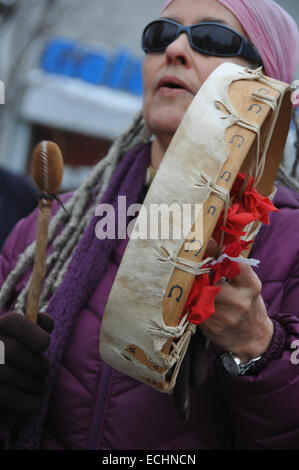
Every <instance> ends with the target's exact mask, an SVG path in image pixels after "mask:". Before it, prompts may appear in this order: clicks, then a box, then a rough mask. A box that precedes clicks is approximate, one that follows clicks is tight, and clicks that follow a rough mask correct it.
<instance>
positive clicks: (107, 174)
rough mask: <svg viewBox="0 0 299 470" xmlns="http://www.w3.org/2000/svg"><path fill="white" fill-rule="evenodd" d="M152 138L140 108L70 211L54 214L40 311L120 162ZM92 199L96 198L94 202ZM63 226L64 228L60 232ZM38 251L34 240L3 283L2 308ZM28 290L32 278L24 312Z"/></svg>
mask: <svg viewBox="0 0 299 470" xmlns="http://www.w3.org/2000/svg"><path fill="white" fill-rule="evenodd" d="M150 138H151V136H150V133H149V131H148V130H147V128H146V126H145V123H144V119H143V114H142V112H140V113H139V114H138V115H137V116H136V118H135V119H134V120H133V123H132V125H131V126H130V127H129V129H128V130H127V131H126V132H124V133H123V134H121V135H120V136H119V137H118V138H117V139H116V140H115V142H114V143H113V145H112V146H111V148H110V150H109V152H108V154H107V156H106V157H105V158H104V159H102V160H101V161H100V162H99V163H98V164H97V165H96V166H95V168H94V169H93V171H92V172H91V174H90V176H89V177H88V179H87V180H86V181H85V183H84V184H83V185H82V186H81V187H80V188H78V189H77V191H75V192H74V194H73V196H72V197H71V199H70V200H68V201H67V202H66V204H65V208H66V211H65V210H64V209H63V208H60V209H59V210H58V211H57V213H56V214H55V216H54V217H53V219H52V221H51V223H50V226H49V232H48V243H49V244H50V243H53V251H52V253H51V254H50V255H49V256H48V257H47V261H46V271H47V273H48V275H47V277H46V280H45V283H44V288H43V292H42V294H41V298H40V306H39V310H40V311H46V308H47V304H48V302H49V300H50V298H51V296H52V295H53V293H54V291H56V290H57V288H58V287H59V285H60V283H61V281H62V279H63V276H64V274H65V273H66V271H67V267H68V265H69V262H70V260H71V258H72V254H73V251H74V249H75V248H76V246H77V244H78V243H79V241H80V239H81V237H82V236H83V234H84V232H85V230H86V228H87V226H88V224H89V222H90V220H91V218H92V216H93V215H94V212H95V208H96V206H97V205H98V204H99V202H100V201H101V199H102V197H103V194H104V193H105V191H106V189H107V187H108V185H109V183H110V180H111V178H112V175H113V173H114V171H115V169H116V167H117V165H118V164H119V162H120V161H121V159H122V158H123V156H124V155H125V154H126V153H128V152H129V151H130V150H131V149H133V148H134V147H136V146H137V145H139V144H141V143H147V142H149V140H150ZM90 201H93V202H92V204H90ZM61 226H63V227H64V228H63V230H62V231H61V233H60V234H59V235H58V232H59V230H60V229H61ZM34 251H35V242H33V243H31V245H29V246H28V247H27V248H26V250H25V251H24V253H23V254H21V255H20V257H19V259H18V262H17V265H16V267H15V268H14V269H13V271H11V273H10V274H9V276H8V277H7V279H6V281H5V282H4V284H3V285H2V288H1V291H0V310H2V309H3V308H4V307H5V304H6V302H7V301H8V299H9V298H10V296H11V294H12V291H13V288H14V286H15V284H16V283H17V282H18V280H19V279H20V277H21V276H22V275H23V274H24V273H25V272H26V271H27V270H28V269H29V268H30V266H32V263H33V260H34ZM28 290H29V282H28V283H27V285H26V286H25V287H24V288H23V290H22V291H21V293H20V295H19V297H18V300H17V303H16V305H15V307H14V310H15V311H16V312H19V313H22V314H24V312H25V304H26V299H27V294H28Z"/></svg>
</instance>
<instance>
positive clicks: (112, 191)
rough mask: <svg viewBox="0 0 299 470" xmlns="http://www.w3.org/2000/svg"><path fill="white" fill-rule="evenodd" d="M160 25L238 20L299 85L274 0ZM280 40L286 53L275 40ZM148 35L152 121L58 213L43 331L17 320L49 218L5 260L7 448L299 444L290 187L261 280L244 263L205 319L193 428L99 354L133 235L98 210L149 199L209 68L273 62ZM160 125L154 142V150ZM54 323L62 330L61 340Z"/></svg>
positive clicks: (127, 137)
mask: <svg viewBox="0 0 299 470" xmlns="http://www.w3.org/2000/svg"><path fill="white" fill-rule="evenodd" d="M186 6H187V7H186ZM262 6H263V8H264V11H263V9H262ZM261 13H263V14H261ZM161 18H167V19H170V20H171V21H175V22H176V23H178V24H180V25H191V24H197V23H202V22H214V23H217V24H218V30H217V31H219V29H221V30H222V28H221V25H226V26H228V27H229V28H231V29H233V30H234V31H235V32H237V33H239V34H240V35H241V36H242V37H243V38H245V37H246V36H248V37H249V38H250V39H251V40H252V41H253V42H254V44H255V46H256V48H257V50H258V52H259V54H260V57H261V60H262V62H263V64H264V66H265V68H266V72H267V73H268V74H271V75H272V76H274V77H276V78H281V79H283V80H284V81H290V80H291V79H292V74H293V73H294V66H295V61H294V60H293V58H292V57H293V53H294V44H295V43H296V44H298V31H297V28H296V27H295V24H294V22H293V21H292V20H291V18H290V17H289V16H288V15H286V14H285V13H284V12H283V11H282V10H281V9H280V8H279V7H278V6H277V5H276V4H275V3H274V2H272V0H261V1H260V2H259V10H257V7H256V2H255V1H253V0H240V1H234V0H221V1H216V0H187V1H186V0H172V1H170V2H168V3H167V5H166V6H165V8H164V9H163V12H162V14H161ZM219 25H220V27H219ZM267 28H270V30H269V29H267ZM175 30H176V31H177V27H176V28H175ZM276 34H280V45H279V47H278V46H277V44H276V43H273V44H272V43H271V38H273V37H275V38H276V36H275V35H276ZM146 35H147V40H144V48H145V50H146V51H148V52H147V55H146V57H145V61H144V68H143V76H144V89H145V91H144V110H143V112H144V121H145V123H146V127H145V126H144V123H143V120H142V118H140V117H138V118H137V119H136V121H135V122H134V123H133V125H132V127H131V129H130V130H129V131H128V132H127V133H126V134H124V135H122V136H121V137H120V138H119V139H118V140H117V141H116V143H115V144H114V146H113V147H112V149H111V151H110V152H109V155H108V156H107V158H106V159H105V160H104V161H102V162H101V163H100V164H99V165H98V166H97V168H96V169H95V171H94V172H93V174H92V175H91V177H90V178H89V180H88V181H87V182H86V184H85V185H84V186H83V187H82V188H80V189H79V190H78V191H77V192H76V193H75V195H74V196H73V197H72V198H71V199H70V200H68V202H67V203H66V205H67V208H68V214H66V213H64V212H63V211H62V210H60V211H57V213H56V215H55V217H53V220H52V225H51V230H50V239H51V243H50V245H51V247H50V251H51V256H49V258H48V265H49V274H48V277H47V283H46V285H45V288H44V291H43V294H42V299H41V304H42V311H43V312H45V311H46V312H47V314H48V315H47V314H45V313H41V314H40V315H39V325H40V326H38V325H32V324H29V322H28V321H27V320H26V319H25V318H23V317H22V316H21V315H19V314H17V313H11V312H12V310H14V311H24V305H25V300H26V295H25V293H26V285H27V281H28V278H29V273H30V269H28V266H30V262H31V259H32V253H33V250H32V248H31V247H30V246H29V245H30V243H31V242H32V240H33V239H34V236H35V228H36V214H32V215H31V216H30V217H29V218H28V219H26V220H25V221H22V222H21V223H20V224H19V225H18V227H17V228H16V230H15V231H14V233H13V234H12V235H11V237H10V239H9V240H8V242H7V243H6V246H5V247H4V251H3V254H2V259H1V265H0V268H1V284H3V285H2V290H1V299H0V300H1V307H0V308H1V309H2V311H3V315H2V316H1V317H0V331H1V336H0V339H2V340H3V342H4V343H5V344H6V350H7V364H6V366H5V367H6V368H5V369H4V368H3V369H2V373H1V369H0V405H1V407H2V409H3V414H2V416H3V419H2V436H3V441H5V442H6V446H7V447H8V448H9V447H11V446H17V447H21V448H41V449H145V448H146V449H286V448H297V447H298V442H299V429H298V422H299V416H298V409H297V405H296V399H295V397H297V395H298V389H299V381H298V373H297V369H296V367H295V366H294V365H293V364H292V363H291V360H290V357H291V356H290V344H291V343H292V342H293V341H294V340H295V339H296V338H298V334H299V320H298V309H297V302H296V296H298V263H296V255H297V251H298V248H297V246H294V237H293V234H294V232H295V231H297V233H298V230H299V221H298V219H299V218H298V209H299V199H298V195H296V194H295V193H291V192H289V191H288V190H287V189H282V190H281V191H280V192H279V193H278V199H277V200H276V202H277V204H278V206H279V207H281V209H282V210H281V212H280V213H279V214H273V217H272V221H271V225H270V226H269V227H266V228H265V229H263V231H262V232H261V233H260V234H259V237H258V239H257V241H256V243H255V246H254V249H253V255H254V256H255V257H257V258H259V259H261V261H262V268H261V269H260V271H259V276H260V279H259V278H258V276H257V275H256V274H255V273H254V271H253V270H252V269H251V268H250V267H244V266H241V267H240V269H241V274H240V275H239V276H238V277H237V278H236V279H235V280H234V282H233V283H230V284H229V283H224V282H223V281H221V287H222V289H221V292H220V294H219V295H218V296H217V298H216V312H215V314H214V315H213V316H212V317H211V318H209V319H208V320H207V321H206V322H204V323H203V324H202V325H201V331H202V332H203V333H204V334H205V335H206V336H207V337H208V338H209V339H210V340H211V347H210V348H209V352H208V374H207V377H206V380H205V382H204V384H203V386H202V387H201V388H200V389H199V390H193V391H192V392H191V397H190V409H191V412H190V416H189V419H188V420H186V421H185V422H182V421H181V420H179V419H178V418H177V416H176V412H175V407H174V405H173V401H172V398H171V397H169V396H167V395H166V396H165V395H163V394H160V393H159V392H156V391H154V390H152V389H151V388H149V387H147V386H146V385H143V384H141V383H137V382H136V381H134V380H133V379H131V378H129V377H126V376H124V375H122V374H120V373H118V372H117V371H114V370H112V369H111V368H109V367H108V366H106V365H105V364H103V363H102V362H101V360H100V358H99V356H98V336H99V329H100V324H101V318H102V315H103V311H104V308H105V305H106V302H107V298H108V295H109V292H110V289H111V286H112V283H113V280H114V278H115V275H116V272H117V269H118V266H119V263H120V261H121V258H122V255H123V252H124V249H125V247H126V244H127V241H128V240H102V241H100V240H97V239H96V238H95V224H96V222H97V220H96V217H92V215H93V214H94V208H95V206H96V205H97V204H98V202H99V201H102V202H107V203H110V204H113V205H114V206H116V201H117V197H118V196H119V195H125V196H126V197H127V204H128V205H129V204H132V203H134V202H137V201H142V198H143V197H144V181H145V175H146V170H147V168H148V166H149V164H150V163H151V165H152V167H153V168H157V167H158V166H159V163H160V161H161V159H162V158H163V155H164V153H165V151H166V149H167V146H168V144H169V142H170V139H171V137H172V135H173V133H174V132H175V130H176V128H177V126H178V125H179V123H180V121H181V119H182V117H183V115H184V112H185V111H186V109H187V108H188V106H189V105H190V103H191V101H192V99H193V96H194V95H195V94H196V92H197V91H198V89H199V88H200V86H201V85H202V83H203V82H204V81H205V80H206V78H207V77H208V76H209V74H210V73H211V72H212V71H213V70H214V69H215V68H216V67H217V66H218V65H219V64H221V63H222V62H223V61H225V60H230V61H233V62H236V63H239V64H241V65H248V66H249V65H254V64H252V61H253V62H256V61H257V62H258V61H259V60H260V58H259V55H258V54H257V53H256V50H255V48H254V47H253V46H248V47H249V49H250V51H251V52H250V54H249V55H248V54H247V55H246V57H243V56H238V55H236V56H234V57H230V58H229V59H228V58H225V57H223V55H222V50H221V47H220V49H218V50H217V55H210V54H209V53H208V51H202V52H200V51H199V50H198V49H196V48H194V44H193V45H191V43H190V42H189V37H188V36H187V34H180V35H178V36H177V37H176V36H175V35H174V36H173V37H172V38H171V40H170V42H169V44H166V45H165V44H162V45H161V38H158V41H157V32H156V33H155V34H154V35H152V33H151V31H149V29H147V30H146V32H145V36H146ZM233 35H235V33H233ZM155 48H160V51H159V52H155V51H154V49H155ZM247 50H248V48H247ZM252 57H254V60H252ZM173 85H179V88H173ZM148 131H150V133H152V134H153V136H154V137H153V142H152V143H151V142H149V136H148V134H149V133H148ZM145 139H147V140H146V142H147V143H146V144H144V141H145ZM92 200H93V205H92V207H91V208H90V204H91V201H92ZM284 207H287V208H286V209H284ZM88 208H89V209H88ZM56 210H57V207H56ZM282 227H288V230H287V231H282ZM282 235H283V236H284V237H285V238H287V240H286V243H287V244H288V252H287V253H285V251H284V250H283V248H282V246H281V243H280V241H281V238H280V237H282ZM28 246H29V248H28V249H27V251H26V253H25V255H24V257H23V258H22V259H21V260H20V261H18V256H19V254H20V253H23V251H24V249H25V248H26V247H28ZM211 250H213V246H212V247H211ZM274 250H276V251H274ZM282 255H283V256H282ZM275 256H277V258H278V259H279V262H280V263H278V264H276V265H275V269H273V268H272V265H271V263H270V261H272V260H273V258H274V257H275ZM297 259H298V258H297ZM4 281H5V282H4ZM272 282H273V284H274V290H273V285H272ZM262 286H263V290H262V294H261V287H262ZM24 289H25V290H24ZM16 299H17V301H16ZM15 301H16V302H15ZM5 312H10V313H5ZM51 318H53V319H54V322H55V327H54V330H53V331H52V333H51V344H50V346H49V334H48V333H47V331H48V332H50V331H51V330H52V328H53V324H52V322H51ZM47 348H48V349H47ZM46 349H47V351H46V353H44V351H45V350H46ZM193 350H194V351H195V350H196V344H195V347H194V348H192V350H191V352H190V354H189V360H191V362H192V360H193V364H194V358H192V357H191V356H192V354H193V352H192V351H193ZM225 352H226V353H227V352H233V353H234V354H235V355H236V356H238V357H239V359H240V360H241V361H242V362H243V363H248V362H250V361H251V360H252V359H257V358H258V357H260V356H262V357H261V359H259V360H258V361H256V362H255V361H253V363H252V364H251V366H252V367H251V368H250V369H249V370H248V371H247V373H246V375H243V376H240V377H232V376H230V375H229V374H228V373H227V372H226V371H225V369H224V366H223V364H222V362H221V361H220V360H219V358H220V356H221V355H222V354H223V353H225ZM46 358H48V360H49V362H50V364H49V363H48V362H47V359H46ZM195 364H196V363H195ZM187 365H188V364H187ZM191 365H192V364H191ZM3 367H4V366H3ZM186 367H187V366H186V364H185V370H186ZM26 372H27V373H26ZM47 375H48V377H47ZM47 379H49V382H45V381H46V380H47ZM45 383H46V384H47V390H46V392H45V393H43V392H44V386H45ZM189 392H190V391H189V386H188V384H187V383H186V382H184V380H180V381H179V385H178V388H177V391H176V394H175V396H176V405H177V407H178V409H179V414H180V415H182V416H183V418H186V417H187V415H188V409H189ZM10 410H14V413H13V418H14V419H12V413H11V412H10ZM33 413H36V416H32V414H33Z"/></svg>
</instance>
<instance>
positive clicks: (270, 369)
mask: <svg viewBox="0 0 299 470" xmlns="http://www.w3.org/2000/svg"><path fill="white" fill-rule="evenodd" d="M297 240H298V239H297ZM278 297H279V305H277V302H275V305H274V306H272V307H270V308H269V310H268V314H269V316H270V318H271V319H272V320H273V323H274V335H273V338H272V341H271V344H270V346H269V348H268V350H267V351H266V353H265V359H262V360H264V364H262V367H260V370H259V371H256V375H250V376H243V377H230V376H229V375H227V374H226V373H225V372H224V370H223V368H222V367H221V366H220V364H219V362H218V363H217V365H216V361H215V365H216V369H217V374H218V378H219V384H220V386H221V389H222V391H223V393H224V395H225V397H226V401H227V404H228V407H229V413H230V421H231V427H232V435H233V439H232V440H233V445H232V447H233V448H234V449H269V450H285V449H297V450H298V448H299V406H298V396H299V256H298V254H297V257H296V259H295V260H294V263H293V264H292V269H291V270H290V273H289V276H288V277H287V279H286V280H285V281H284V283H283V289H281V291H280V295H279V296H278ZM262 360H261V361H262ZM261 361H260V362H261ZM265 362H266V364H265ZM258 364H259V363H257V365H258Z"/></svg>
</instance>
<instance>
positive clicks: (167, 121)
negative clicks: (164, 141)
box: [145, 111, 185, 136]
mask: <svg viewBox="0 0 299 470" xmlns="http://www.w3.org/2000/svg"><path fill="white" fill-rule="evenodd" d="M184 114H185V112H173V111H169V112H167V113H163V112H161V113H155V115H154V116H151V114H150V115H149V116H147V117H145V122H146V124H147V127H148V128H149V129H150V131H151V132H152V133H153V134H155V135H157V136H158V135H159V134H171V135H173V134H174V133H175V132H176V130H177V128H178V127H179V125H180V123H181V121H182V119H183V117H184Z"/></svg>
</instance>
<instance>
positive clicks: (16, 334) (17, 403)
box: [0, 312, 54, 415]
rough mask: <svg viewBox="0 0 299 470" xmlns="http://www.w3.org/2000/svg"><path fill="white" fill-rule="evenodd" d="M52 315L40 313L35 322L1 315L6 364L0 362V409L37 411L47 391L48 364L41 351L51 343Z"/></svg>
mask: <svg viewBox="0 0 299 470" xmlns="http://www.w3.org/2000/svg"><path fill="white" fill-rule="evenodd" d="M53 328H54V320H53V318H52V317H51V316H50V315H48V314H45V313H39V314H38V317H37V324H35V323H32V322H30V321H29V320H28V319H27V318H25V317H24V316H23V315H20V314H19V313H15V312H10V313H5V314H3V315H0V341H2V342H3V343H4V346H5V364H0V408H2V409H6V410H12V411H14V412H17V413H20V414H23V415H24V414H32V413H34V412H36V411H37V410H38V409H39V407H40V405H41V403H42V396H43V393H44V392H45V390H46V384H47V377H48V374H49V372H50V363H49V361H48V359H47V358H46V357H45V356H44V354H43V353H44V352H45V351H46V350H47V348H48V347H49V345H50V333H51V331H52V330H53Z"/></svg>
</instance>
